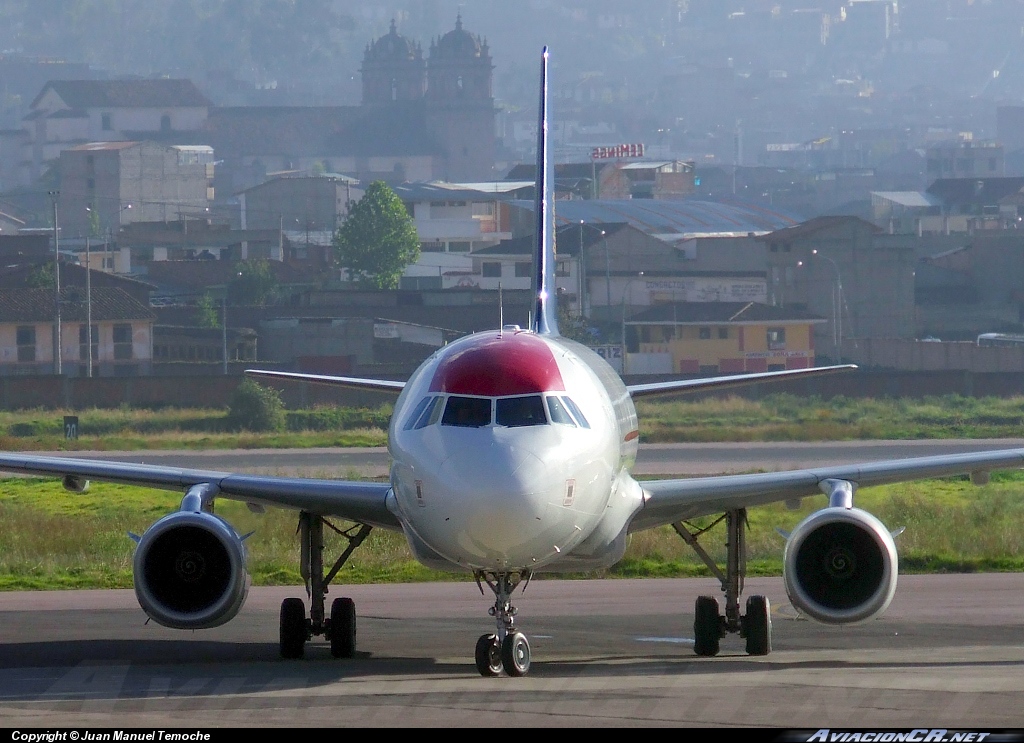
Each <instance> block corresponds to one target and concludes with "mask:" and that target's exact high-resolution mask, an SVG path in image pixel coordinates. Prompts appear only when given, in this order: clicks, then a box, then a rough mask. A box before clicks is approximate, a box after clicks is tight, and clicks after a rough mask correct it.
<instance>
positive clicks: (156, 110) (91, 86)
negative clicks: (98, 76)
mask: <svg viewBox="0 0 1024 743" xmlns="http://www.w3.org/2000/svg"><path fill="white" fill-rule="evenodd" d="M211 105H212V104H211V103H210V101H208V100H207V99H206V97H205V96H204V95H203V94H202V93H200V92H199V89H198V88H196V86H195V85H194V84H193V83H192V82H191V81H190V80H172V79H153V80H52V81H50V82H48V83H47V84H46V85H45V86H44V87H43V89H42V90H41V91H40V92H39V95H37V96H36V97H35V100H33V101H32V103H31V105H30V106H29V113H28V115H27V116H26V117H25V119H24V121H23V127H24V129H25V131H26V132H27V133H28V135H27V139H26V140H25V141H24V143H23V146H22V158H21V160H22V163H23V166H24V171H23V172H22V174H21V183H22V184H23V185H28V184H30V183H32V182H34V181H35V180H36V179H38V178H39V176H40V175H42V173H43V170H44V168H45V166H46V165H47V164H49V163H51V162H53V161H54V160H56V159H57V157H58V156H59V155H60V153H61V152H62V151H63V150H66V149H70V148H71V147H75V146H76V145H80V144H85V143H87V142H100V141H104V142H114V141H125V140H141V139H148V140H158V141H161V142H165V143H173V142H174V141H175V140H178V141H180V140H181V139H182V138H184V137H188V138H191V137H193V136H194V135H195V133H196V132H198V131H199V130H200V129H201V128H202V127H203V125H204V124H205V122H206V118H207V116H208V114H209V110H210V107H211Z"/></svg>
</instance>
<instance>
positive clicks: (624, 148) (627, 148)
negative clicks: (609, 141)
mask: <svg viewBox="0 0 1024 743" xmlns="http://www.w3.org/2000/svg"><path fill="white" fill-rule="evenodd" d="M643 156H644V146H643V143H637V144H616V145H612V146H611V147H595V148H594V149H592V150H591V151H590V159H591V160H617V159H618V158H622V157H643Z"/></svg>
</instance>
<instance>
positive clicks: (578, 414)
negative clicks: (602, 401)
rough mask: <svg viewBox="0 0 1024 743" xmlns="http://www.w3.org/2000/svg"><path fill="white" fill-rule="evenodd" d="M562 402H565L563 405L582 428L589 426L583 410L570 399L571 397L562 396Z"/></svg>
mask: <svg viewBox="0 0 1024 743" xmlns="http://www.w3.org/2000/svg"><path fill="white" fill-rule="evenodd" d="M562 402H564V403H565V407H567V408H569V412H570V413H572V414H573V416H575V418H576V422H577V423H579V424H580V425H581V426H583V427H584V428H590V423H588V422H587V419H586V417H585V416H584V415H583V411H582V410H580V409H579V407H578V406H577V405H576V403H574V402H573V401H572V398H571V397H563V398H562Z"/></svg>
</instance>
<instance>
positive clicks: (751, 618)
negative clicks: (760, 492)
mask: <svg viewBox="0 0 1024 743" xmlns="http://www.w3.org/2000/svg"><path fill="white" fill-rule="evenodd" d="M723 520H724V521H725V530H726V535H727V537H726V566H725V572H724V573H723V572H722V571H721V569H720V568H719V567H718V564H717V563H716V562H715V561H714V560H713V559H712V558H711V556H710V555H709V554H708V553H707V552H706V551H705V550H704V548H703V547H701V545H700V543H699V542H698V541H697V540H698V539H699V538H700V537H701V536H702V535H703V534H704V533H705V532H707V531H708V530H709V529H711V528H712V527H713V526H715V525H716V524H718V523H720V522H722V521H723ZM672 527H673V528H674V529H675V530H676V532H677V533H678V534H679V536H680V537H682V538H683V540H684V541H685V542H686V543H687V544H688V545H690V546H691V547H692V548H693V551H694V552H696V553H697V555H698V556H699V557H700V558H701V560H703V561H704V564H705V565H707V566H708V568H709V569H710V570H711V572H712V573H713V574H714V575H715V577H717V578H718V580H719V581H721V583H722V591H724V592H725V615H724V616H723V615H722V614H721V613H719V609H718V599H716V598H715V597H714V596H699V597H698V598H697V603H696V606H695V607H694V619H693V650H694V652H695V653H697V655H704V656H710V655H717V654H718V650H719V641H720V640H721V639H722V638H723V637H725V636H726V635H727V634H730V633H739V635H740V637H743V638H745V639H746V641H747V645H746V649H747V654H748V655H768V653H770V652H771V650H772V617H771V606H770V605H769V603H768V598H767V597H766V596H751V597H750V598H748V599H747V606H746V610H747V611H746V613H745V614H743V615H742V616H741V615H740V594H742V593H743V578H744V577H745V576H746V573H747V543H746V528H747V509H745V508H738V509H736V510H734V511H726V513H725V514H724V515H723V516H722V517H721V518H719V519H718V520H716V521H715V522H714V523H713V524H711V526H708V527H705V528H704V529H699V530H696V531H693V532H691V531H690V529H689V528H688V527H687V525H685V524H683V523H681V522H680V523H676V524H673V525H672Z"/></svg>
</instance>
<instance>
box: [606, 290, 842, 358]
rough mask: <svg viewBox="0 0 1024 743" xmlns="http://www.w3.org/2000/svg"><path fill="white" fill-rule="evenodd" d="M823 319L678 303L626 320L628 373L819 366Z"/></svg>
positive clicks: (754, 307) (777, 310) (763, 308)
mask: <svg viewBox="0 0 1024 743" xmlns="http://www.w3.org/2000/svg"><path fill="white" fill-rule="evenodd" d="M826 322H827V320H825V319H824V318H821V317H816V316H814V315H810V314H808V313H806V312H803V311H801V310H797V309H794V308H792V307H772V306H770V305H766V304H761V303H759V302H673V303H666V304H659V305H655V306H653V307H651V308H650V309H647V310H644V311H643V312H641V313H639V314H637V315H635V316H634V317H633V318H632V319H630V320H624V321H623V325H624V328H625V337H626V352H625V354H624V356H623V373H624V374H658V373H664V374H670V373H680V374H698V373H699V374H739V373H743V372H763V371H777V370H782V369H804V368H807V367H809V366H814V333H813V328H815V327H816V326H820V325H822V324H824V323H826Z"/></svg>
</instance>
